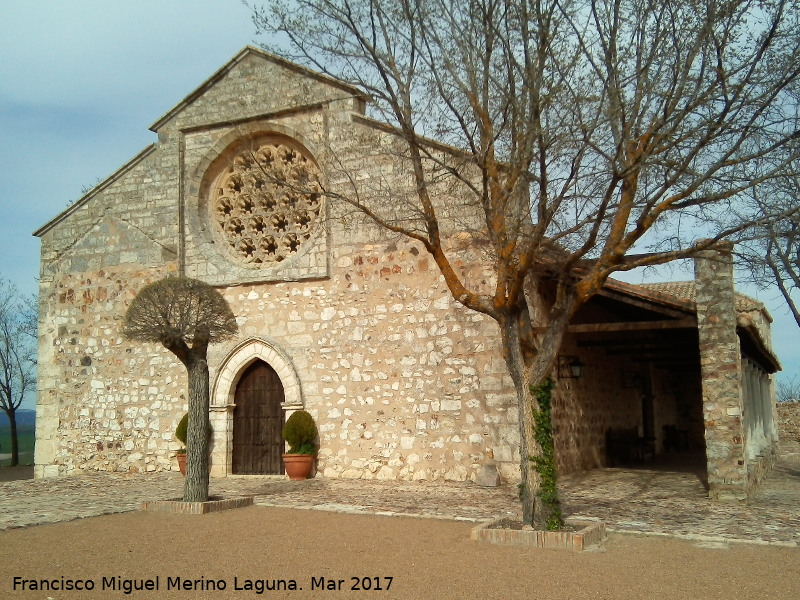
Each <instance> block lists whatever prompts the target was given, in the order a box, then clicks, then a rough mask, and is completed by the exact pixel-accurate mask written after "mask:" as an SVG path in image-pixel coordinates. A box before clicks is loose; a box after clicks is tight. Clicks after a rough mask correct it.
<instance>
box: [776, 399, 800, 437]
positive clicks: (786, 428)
mask: <svg viewBox="0 0 800 600" xmlns="http://www.w3.org/2000/svg"><path fill="white" fill-rule="evenodd" d="M775 408H776V412H777V417H778V432H779V435H780V439H781V441H789V440H791V441H795V442H800V402H797V401H795V402H778V403H777V404H776V407H775Z"/></svg>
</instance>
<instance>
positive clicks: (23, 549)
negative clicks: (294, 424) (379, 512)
mask: <svg viewBox="0 0 800 600" xmlns="http://www.w3.org/2000/svg"><path fill="white" fill-rule="evenodd" d="M471 527H472V524H469V523H463V522H454V521H444V520H434V519H417V518H408V517H405V518H404V517H380V516H372V515H347V514H338V513H332V512H322V511H307V510H293V509H284V508H274V507H262V506H253V507H249V508H244V509H238V510H231V511H225V512H220V513H213V514H209V515H203V516H188V515H165V514H159V513H142V512H133V513H126V514H119V515H107V516H102V517H93V518H89V519H82V520H78V521H71V522H67V523H56V524H52V525H41V526H38V527H28V528H24V529H13V530H8V531H4V532H2V533H0V597H2V598H31V599H33V598H35V599H39V600H45V599H46V598H52V599H55V600H68V599H80V600H84V599H86V600H91V599H94V598H102V599H104V600H109V599H114V598H137V599H140V598H141V599H151V598H152V599H160V600H168V599H173V598H175V599H184V598H185V599H189V598H209V599H212V598H213V599H219V600H223V599H227V598H237V599H243V598H258V597H262V596H264V595H267V597H270V596H271V597H278V598H285V597H292V598H295V597H296V598H351V597H356V598H367V599H368V598H381V599H386V600H389V599H411V598H415V599H416V598H419V599H423V598H424V599H428V598H435V599H437V600H446V599H450V598H453V599H456V598H457V599H459V600H461V599H464V598H467V599H469V598H503V600H514V599H517V598H519V599H523V598H524V599H525V600H529V599H531V598H569V599H571V600H576V599H583V598H595V599H596V598H603V599H608V600H624V599H629V598H630V599H637V600H639V599H644V598H658V599H660V600H669V599H673V598H674V599H676V600H678V599H680V600H686V599H690V598H702V599H715V598H720V599H722V598H724V599H726V600H727V599H729V598H737V599H739V600H746V599H751V598H752V599H759V600H761V599H769V598H781V599H785V598H793V597H797V594H798V592H800V574H798V570H797V569H796V568H795V567H796V566H797V565H798V564H800V550H798V549H797V548H780V547H767V546H753V545H746V544H730V545H728V546H726V545H720V544H709V545H707V547H702V546H700V545H697V544H692V543H690V542H687V541H681V540H675V539H668V538H653V537H638V536H631V535H612V536H611V537H610V538H609V540H608V542H607V543H606V544H605V546H604V547H603V548H602V549H601V550H599V551H593V552H584V553H580V554H573V553H569V552H566V551H557V550H534V549H521V548H516V547H506V546H495V545H490V544H484V543H479V542H475V541H472V540H470V538H469V532H470V528H471ZM791 565H794V566H795V567H790V566H791ZM15 577H18V578H21V579H23V580H24V579H28V580H30V579H35V580H38V579H42V578H46V579H53V578H56V579H58V581H59V582H60V581H61V578H62V577H63V578H65V580H79V579H80V580H87V579H91V580H92V581H93V582H94V586H95V587H94V590H93V591H46V590H44V591H42V590H38V591H22V590H21V589H20V585H19V584H18V585H17V589H16V590H14V578H15ZM103 578H106V580H107V581H106V583H108V582H110V581H111V580H113V581H114V582H116V584H117V589H116V590H114V589H109V587H108V586H106V589H105V590H104V589H102V587H103ZM155 578H158V584H159V589H158V590H151V591H134V592H133V593H132V594H130V595H128V594H125V592H124V589H121V588H122V587H124V585H125V580H138V581H139V582H141V580H153V581H154V580H155ZM170 578H180V580H181V582H184V583H185V582H186V581H189V582H192V583H193V584H195V580H199V581H197V582H196V584H195V585H197V586H198V587H197V588H196V589H194V590H178V589H175V588H174V585H173V586H172V589H168V587H169V586H170V583H172V584H174V583H175V580H174V579H172V580H170ZM389 578H391V580H390V579H389ZM212 580H213V581H215V582H216V581H217V580H223V581H224V582H225V584H226V586H225V587H226V589H224V590H221V589H216V590H214V589H210V587H211V583H210V582H211V581H212ZM248 580H250V582H252V583H251V586H252V589H246V588H247V586H248V583H247V582H248ZM275 580H285V581H287V582H291V580H294V581H295V582H296V586H297V587H298V591H293V592H289V591H286V592H272V593H270V591H269V590H267V591H263V592H262V593H258V591H259V585H266V586H268V585H269V584H272V585H274V582H275ZM323 580H324V586H325V587H320V585H319V584H320V583H321V582H322V581H323ZM18 581H19V580H18ZM265 581H266V582H267V583H266V584H265V583H264V582H265ZM356 581H357V582H359V583H360V584H362V586H364V587H366V586H367V584H370V587H372V588H373V589H372V590H370V591H363V590H362V591H355V590H353V589H352V586H353V585H354V582H356ZM340 582H341V583H340ZM315 583H316V584H317V585H316V586H315ZM376 584H379V585H380V586H381V587H382V588H384V589H383V590H381V591H376V590H375V589H374V588H375V587H376ZM278 585H280V584H278ZM329 585H330V586H333V587H332V588H331V589H326V587H327V586H329ZM217 586H218V588H219V587H220V585H219V584H217ZM27 587H30V585H29V584H28V586H27ZM236 587H239V588H244V589H238V590H237V589H235V588H236ZM314 587H316V589H312V588H314ZM203 588H205V589H203ZM300 588H302V589H300ZM198 590H199V591H198Z"/></svg>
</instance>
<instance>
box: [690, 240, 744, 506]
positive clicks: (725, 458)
mask: <svg viewBox="0 0 800 600" xmlns="http://www.w3.org/2000/svg"><path fill="white" fill-rule="evenodd" d="M732 250H733V244H731V243H730V242H721V243H718V244H717V245H715V246H714V248H713V249H710V250H706V251H704V252H701V253H700V254H698V255H697V256H696V258H695V262H694V269H695V285H696V287H697V328H698V331H699V337H700V365H701V372H702V380H703V416H704V421H705V435H706V460H707V463H708V486H709V491H708V494H709V497H711V498H714V499H718V500H744V499H746V498H747V492H748V487H749V485H748V477H747V464H746V460H747V458H746V456H745V432H744V426H743V424H742V416H743V398H742V391H741V382H742V366H741V350H740V348H739V336H738V335H737V334H736V317H737V314H736V306H735V304H734V289H733V259H732V255H731V253H732Z"/></svg>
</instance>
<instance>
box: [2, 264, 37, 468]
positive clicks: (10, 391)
mask: <svg viewBox="0 0 800 600" xmlns="http://www.w3.org/2000/svg"><path fill="white" fill-rule="evenodd" d="M35 386H36V305H35V302H34V299H33V298H27V297H25V296H23V295H22V294H20V292H19V291H18V290H17V288H16V286H14V285H13V284H12V283H9V282H8V281H6V280H4V279H0V408H2V409H3V412H4V413H6V416H7V417H8V423H9V428H10V432H11V466H12V467H14V466H16V465H18V464H19V440H18V439H17V409H18V408H19V407H20V404H22V401H23V399H24V398H25V397H26V395H27V394H29V393H30V392H32V391H33V390H34V388H35Z"/></svg>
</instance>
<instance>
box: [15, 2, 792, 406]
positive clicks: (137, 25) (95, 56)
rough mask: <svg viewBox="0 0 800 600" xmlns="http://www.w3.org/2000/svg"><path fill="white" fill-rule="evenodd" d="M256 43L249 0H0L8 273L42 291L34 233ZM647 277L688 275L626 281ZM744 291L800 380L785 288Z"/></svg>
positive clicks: (151, 138) (787, 369)
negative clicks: (769, 321)
mask: <svg viewBox="0 0 800 600" xmlns="http://www.w3.org/2000/svg"><path fill="white" fill-rule="evenodd" d="M258 41H259V40H257V38H256V35H255V28H254V26H253V24H252V22H251V20H250V10H249V9H248V8H247V7H246V6H244V5H243V4H242V3H241V2H240V0H157V1H154V0H135V1H131V0H68V1H66V0H60V1H56V0H37V1H33V0H0V211H1V212H0V277H1V278H5V279H8V280H10V281H11V282H13V283H15V284H16V285H17V287H18V288H19V289H20V290H22V291H23V292H26V293H34V292H35V291H36V287H37V281H36V278H37V276H38V263H39V240H38V238H36V237H34V236H33V235H32V234H33V232H34V231H35V230H37V229H38V228H39V227H41V226H42V225H44V224H45V223H47V222H48V221H50V220H51V219H52V218H53V217H55V216H56V215H58V214H59V213H60V212H61V211H62V210H64V209H65V208H66V207H67V206H68V205H69V204H70V203H71V202H73V201H75V200H77V199H78V198H80V197H81V196H82V190H84V189H90V188H91V187H93V186H94V185H95V184H97V183H98V182H99V181H102V180H103V179H105V178H106V177H108V176H109V175H111V174H112V173H113V172H114V171H116V170H117V169H118V168H119V167H120V166H122V165H123V164H125V163H126V162H128V161H129V160H130V159H131V158H133V157H134V156H135V155H136V154H138V153H139V152H140V151H141V150H142V149H144V148H145V147H146V146H148V145H149V144H151V143H153V142H155V141H156V135H155V134H154V133H153V132H151V131H150V130H149V129H148V127H149V126H150V125H152V124H153V123H154V122H156V121H157V120H158V119H159V118H160V117H161V116H162V115H164V114H165V113H166V112H168V111H169V110H170V109H171V108H172V107H173V106H175V105H176V104H178V103H179V102H180V101H181V100H182V99H183V98H184V97H185V96H187V95H188V94H189V93H190V92H192V91H193V90H194V89H195V88H196V87H197V86H199V85H200V84H201V83H203V82H204V81H205V80H206V79H207V78H208V77H209V76H211V75H212V74H213V73H214V72H215V71H216V70H217V69H219V68H220V67H221V66H223V65H224V64H225V63H226V62H227V61H228V60H230V59H231V58H232V57H233V56H234V55H235V54H237V53H238V52H239V51H240V50H241V49H242V48H243V47H244V46H246V45H248V44H256V45H257V44H258ZM642 278H645V279H648V280H653V279H656V278H657V279H664V278H667V279H669V278H674V279H687V278H691V273H690V272H688V271H682V270H680V269H677V270H673V271H672V272H667V273H666V274H664V273H661V274H654V273H652V272H648V273H647V274H645V275H643V276H637V275H632V276H629V277H626V280H629V281H640V280H641V279H642ZM745 291H746V292H747V293H749V294H751V295H754V296H756V297H757V298H758V299H759V300H761V301H762V302H764V303H765V304H767V306H768V307H769V309H770V311H771V313H772V315H773V317H774V319H775V323H774V325H773V329H774V330H773V336H774V343H775V348H776V351H777V354H778V356H779V358H780V360H781V362H782V363H783V365H784V375H783V377H788V378H789V379H791V378H793V377H795V376H800V344H798V343H797V342H798V339H799V338H800V329H798V327H797V326H796V324H795V323H794V321H793V320H792V319H791V317H790V316H789V315H788V312H787V311H786V309H785V308H784V307H783V306H782V303H781V302H780V301H779V300H778V298H779V294H778V292H777V289H775V290H769V291H766V292H763V291H758V290H753V289H747V290H745ZM26 404H27V403H26ZM28 407H29V408H31V407H32V405H31V406H28Z"/></svg>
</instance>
